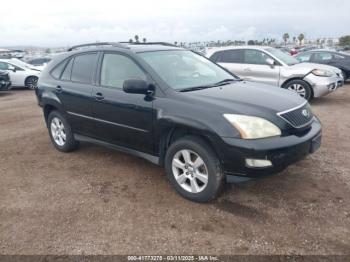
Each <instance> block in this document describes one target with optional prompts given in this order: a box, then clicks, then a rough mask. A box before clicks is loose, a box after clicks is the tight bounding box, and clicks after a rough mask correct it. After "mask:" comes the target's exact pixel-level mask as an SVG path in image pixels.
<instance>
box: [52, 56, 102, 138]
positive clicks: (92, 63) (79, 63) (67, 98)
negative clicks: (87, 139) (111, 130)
mask: <svg viewBox="0 0 350 262" xmlns="http://www.w3.org/2000/svg"><path fill="white" fill-rule="evenodd" d="M97 61H98V53H97V52H88V53H83V54H78V55H76V56H74V57H72V58H70V59H69V60H68V61H67V62H66V64H65V67H64V69H63V72H62V74H61V76H60V78H59V81H56V86H55V87H54V88H55V90H54V92H55V93H56V95H57V97H58V98H59V100H60V101H61V103H62V105H63V107H64V109H65V111H66V112H67V115H68V121H69V123H70V124H71V126H72V128H73V130H74V132H75V133H79V134H82V135H89V136H93V135H94V125H93V119H92V98H91V93H92V89H93V84H94V79H95V72H96V67H97Z"/></svg>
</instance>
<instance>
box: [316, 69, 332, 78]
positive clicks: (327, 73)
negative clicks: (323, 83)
mask: <svg viewBox="0 0 350 262" xmlns="http://www.w3.org/2000/svg"><path fill="white" fill-rule="evenodd" d="M311 73H313V74H314V75H315V76H324V77H330V76H333V75H334V72H332V71H328V70H323V69H315V70H312V71H311Z"/></svg>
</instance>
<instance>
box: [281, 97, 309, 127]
mask: <svg viewBox="0 0 350 262" xmlns="http://www.w3.org/2000/svg"><path fill="white" fill-rule="evenodd" d="M305 105H307V101H305V102H304V103H302V104H301V105H299V106H296V107H293V108H291V109H288V110H285V111H282V112H279V113H277V115H278V116H279V117H280V118H282V119H283V120H284V121H286V122H287V123H288V124H289V125H291V126H292V127H294V128H303V127H305V126H307V125H309V124H310V123H311V122H312V121H313V120H314V116H313V114H312V111H311V110H309V114H311V115H310V119H309V120H307V122H303V120H304V118H305V116H303V115H302V114H299V112H294V111H297V110H298V109H302V108H303V107H305ZM288 113H290V114H288ZM292 113H294V114H292ZM307 118H309V117H307ZM305 120H306V119H305Z"/></svg>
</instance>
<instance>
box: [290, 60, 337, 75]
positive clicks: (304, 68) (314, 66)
mask: <svg viewBox="0 0 350 262" xmlns="http://www.w3.org/2000/svg"><path fill="white" fill-rule="evenodd" d="M289 67H290V68H292V69H295V70H298V71H300V70H302V71H305V74H307V73H309V72H311V71H312V70H314V69H323V70H328V71H332V72H335V73H336V74H339V73H341V70H340V69H338V68H336V67H334V66H329V65H323V64H314V63H299V64H295V65H292V66H289Z"/></svg>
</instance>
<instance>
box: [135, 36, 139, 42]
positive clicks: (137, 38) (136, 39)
mask: <svg viewBox="0 0 350 262" xmlns="http://www.w3.org/2000/svg"><path fill="white" fill-rule="evenodd" d="M135 42H136V43H139V36H138V35H135Z"/></svg>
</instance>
